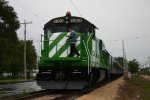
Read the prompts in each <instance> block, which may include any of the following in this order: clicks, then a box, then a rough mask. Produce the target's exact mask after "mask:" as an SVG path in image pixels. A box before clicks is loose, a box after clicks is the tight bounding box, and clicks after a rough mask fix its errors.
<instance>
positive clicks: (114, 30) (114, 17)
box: [6, 0, 150, 64]
mask: <svg viewBox="0 0 150 100" xmlns="http://www.w3.org/2000/svg"><path fill="white" fill-rule="evenodd" d="M6 1H9V4H10V5H11V6H13V7H14V9H15V11H16V12H17V15H18V18H19V20H20V22H23V21H24V20H26V21H27V22H30V21H33V23H32V24H29V25H27V39H33V40H34V44H35V47H36V50H37V52H38V53H39V51H40V49H39V47H40V46H39V40H40V35H41V34H43V27H44V24H45V23H46V22H48V21H49V20H51V19H52V18H55V17H59V16H64V15H65V14H66V11H68V10H69V11H71V13H72V15H73V16H82V17H84V18H85V19H87V20H89V21H90V22H92V23H93V24H95V25H96V26H97V27H98V28H99V30H98V31H97V33H96V35H97V37H98V38H100V39H102V40H103V41H104V43H105V46H106V49H107V50H108V51H109V52H110V54H111V55H112V56H114V57H118V56H122V40H124V43H125V52H126V56H127V60H132V59H134V58H135V59H137V60H138V61H140V63H141V64H142V63H144V62H145V61H147V60H148V57H150V0H72V2H71V0H6ZM72 3H73V4H74V5H75V6H76V8H75V7H74V6H73V4H72ZM77 9H78V10H77ZM78 11H79V12H78ZM23 31H24V27H23V25H21V27H20V29H19V30H18V31H17V32H18V36H19V38H20V39H23Z"/></svg>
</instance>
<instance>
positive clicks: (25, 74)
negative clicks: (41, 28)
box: [20, 20, 32, 81]
mask: <svg viewBox="0 0 150 100" xmlns="http://www.w3.org/2000/svg"><path fill="white" fill-rule="evenodd" d="M31 23H32V21H31V22H26V21H25V20H24V23H20V24H23V25H24V79H25V81H26V80H27V65H26V26H27V24H31Z"/></svg>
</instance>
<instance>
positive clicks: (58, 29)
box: [48, 25, 92, 33]
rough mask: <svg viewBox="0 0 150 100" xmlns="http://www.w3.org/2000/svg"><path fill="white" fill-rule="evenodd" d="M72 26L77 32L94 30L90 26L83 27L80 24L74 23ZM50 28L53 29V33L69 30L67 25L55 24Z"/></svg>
mask: <svg viewBox="0 0 150 100" xmlns="http://www.w3.org/2000/svg"><path fill="white" fill-rule="evenodd" d="M71 27H72V28H73V30H74V31H75V32H79V33H88V32H92V30H91V29H90V28H89V27H82V26H80V25H74V26H71ZM48 30H49V31H51V33H57V32H68V27H67V26H65V25H55V26H53V27H50V28H49V29H48Z"/></svg>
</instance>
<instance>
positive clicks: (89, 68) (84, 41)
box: [82, 40, 90, 75]
mask: <svg viewBox="0 0 150 100" xmlns="http://www.w3.org/2000/svg"><path fill="white" fill-rule="evenodd" d="M82 41H83V44H84V47H85V50H86V53H87V56H88V75H89V74H90V64H89V59H90V55H89V53H88V50H87V48H86V45H85V41H84V40H82Z"/></svg>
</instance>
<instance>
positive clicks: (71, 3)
mask: <svg viewBox="0 0 150 100" xmlns="http://www.w3.org/2000/svg"><path fill="white" fill-rule="evenodd" d="M69 1H70V3H71V4H72V5H73V7H74V8H75V10H76V11H77V12H78V13H79V15H80V16H81V17H82V15H81V13H80V11H79V10H78V8H77V7H76V5H75V4H74V3H73V1H72V0H69Z"/></svg>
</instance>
